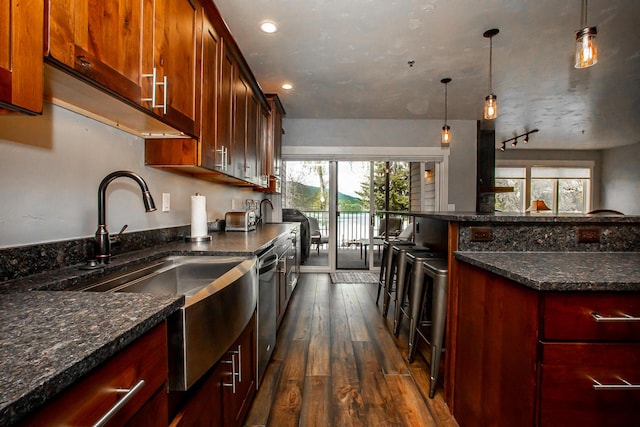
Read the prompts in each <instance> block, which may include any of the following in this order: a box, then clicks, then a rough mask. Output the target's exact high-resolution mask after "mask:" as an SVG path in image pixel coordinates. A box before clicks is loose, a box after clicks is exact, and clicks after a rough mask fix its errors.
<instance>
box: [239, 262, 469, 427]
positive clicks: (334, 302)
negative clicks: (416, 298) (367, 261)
mask: <svg viewBox="0 0 640 427" xmlns="http://www.w3.org/2000/svg"><path fill="white" fill-rule="evenodd" d="M376 291H377V284H332V283H331V280H330V278H329V275H328V274H302V275H301V277H300V279H299V282H298V286H297V288H296V290H295V292H294V295H293V296H292V299H291V302H290V303H289V308H288V310H287V313H286V315H285V318H284V320H283V322H282V325H281V326H280V330H279V332H278V342H277V345H276V349H275V351H274V354H273V359H272V361H271V363H270V364H269V367H268V368H267V371H266V373H265V377H264V379H263V382H262V384H261V386H260V389H259V390H258V393H257V395H256V399H255V401H254V403H253V405H252V407H251V408H250V411H249V414H248V416H247V419H246V422H245V425H246V426H273V427H284V426H322V427H326V426H340V427H342V426H367V427H368V426H422V427H428V426H446V427H453V426H457V425H458V424H457V423H456V422H455V420H454V419H453V417H452V416H451V414H450V413H449V410H448V407H447V406H446V404H445V403H444V401H443V398H442V389H441V387H440V388H439V390H438V392H437V394H436V396H435V398H434V399H429V397H428V392H429V367H428V365H427V364H426V362H425V360H424V359H423V358H422V357H421V356H420V355H417V356H416V360H415V361H414V362H413V363H411V364H410V363H408V361H407V357H406V355H407V331H406V330H405V331H403V332H402V333H401V334H400V338H395V337H394V336H393V334H392V333H391V331H392V323H393V321H392V320H390V319H392V318H393V317H392V314H391V313H390V315H389V316H388V318H387V320H385V319H383V318H382V316H381V315H380V309H379V308H378V307H376V305H375V298H376ZM381 305H382V301H381V302H380V306H381ZM405 323H407V322H405Z"/></svg>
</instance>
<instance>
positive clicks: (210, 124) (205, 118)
mask: <svg viewBox="0 0 640 427" xmlns="http://www.w3.org/2000/svg"><path fill="white" fill-rule="evenodd" d="M203 23H204V25H203V31H202V92H201V95H200V100H201V104H200V107H201V110H200V120H199V122H200V166H202V167H205V168H208V169H222V167H223V165H224V158H223V157H224V156H223V154H224V152H223V151H222V149H221V148H220V147H219V144H218V133H217V132H218V99H219V97H220V93H219V92H220V86H219V82H220V54H221V52H220V51H221V49H222V43H221V40H220V37H219V36H218V33H217V32H216V30H215V28H213V26H212V25H211V23H210V22H209V20H208V19H207V18H205V19H204V20H203Z"/></svg>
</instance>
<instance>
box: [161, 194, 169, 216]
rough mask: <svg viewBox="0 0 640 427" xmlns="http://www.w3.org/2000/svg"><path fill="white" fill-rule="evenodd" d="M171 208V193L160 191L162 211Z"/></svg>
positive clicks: (167, 210)
mask: <svg viewBox="0 0 640 427" xmlns="http://www.w3.org/2000/svg"><path fill="white" fill-rule="evenodd" d="M170 210H171V194H169V193H162V212H169V211H170Z"/></svg>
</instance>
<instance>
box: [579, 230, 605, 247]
mask: <svg viewBox="0 0 640 427" xmlns="http://www.w3.org/2000/svg"><path fill="white" fill-rule="evenodd" d="M578 243H600V227H578Z"/></svg>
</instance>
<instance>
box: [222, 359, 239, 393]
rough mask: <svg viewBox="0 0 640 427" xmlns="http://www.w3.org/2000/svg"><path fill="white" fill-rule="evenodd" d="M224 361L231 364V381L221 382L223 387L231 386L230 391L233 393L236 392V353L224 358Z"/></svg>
mask: <svg viewBox="0 0 640 427" xmlns="http://www.w3.org/2000/svg"><path fill="white" fill-rule="evenodd" d="M224 363H230V364H231V383H224V382H223V383H222V385H223V386H224V387H231V392H232V393H233V394H236V375H238V374H237V373H236V355H235V354H232V355H231V360H225V361H224Z"/></svg>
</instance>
